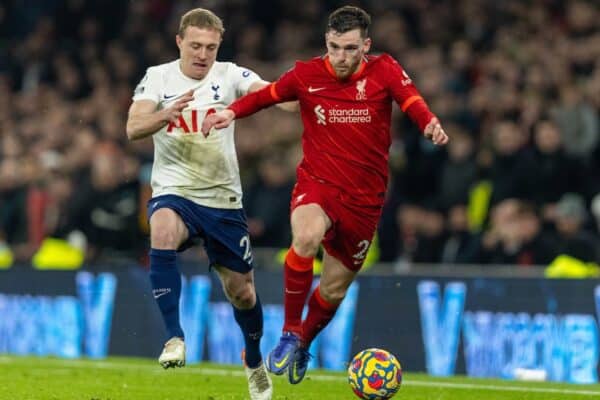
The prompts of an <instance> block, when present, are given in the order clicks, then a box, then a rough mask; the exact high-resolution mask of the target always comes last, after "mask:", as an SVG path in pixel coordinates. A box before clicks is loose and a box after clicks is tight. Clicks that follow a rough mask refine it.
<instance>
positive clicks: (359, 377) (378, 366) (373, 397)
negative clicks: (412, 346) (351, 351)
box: [348, 349, 402, 400]
mask: <svg viewBox="0 0 600 400" xmlns="http://www.w3.org/2000/svg"><path fill="white" fill-rule="evenodd" d="M348 382H349V383H350V387H352V390H353V391H354V393H355V394H356V395H357V396H358V397H360V398H361V399H368V400H386V399H391V398H392V397H393V396H394V395H395V394H396V392H397V391H398V389H400V384H401V383H402V367H401V366H400V363H399V362H398V360H397V359H396V357H394V355H393V354H391V353H389V352H387V351H385V350H381V349H366V350H363V351H361V352H360V353H358V354H357V355H355V356H354V358H353V359H352V361H351V362H350V365H349V366H348Z"/></svg>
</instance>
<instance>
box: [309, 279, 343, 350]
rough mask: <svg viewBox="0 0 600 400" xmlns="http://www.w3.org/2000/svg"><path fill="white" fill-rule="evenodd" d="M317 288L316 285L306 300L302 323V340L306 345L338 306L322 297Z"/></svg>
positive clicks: (331, 316) (324, 325)
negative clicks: (305, 314) (304, 318)
mask: <svg viewBox="0 0 600 400" xmlns="http://www.w3.org/2000/svg"><path fill="white" fill-rule="evenodd" d="M319 289H320V286H317V288H316V289H315V291H314V292H313V294H312V296H310V299H309V300H308V315H307V316H306V320H304V323H303V324H302V341H303V342H304V344H305V345H306V346H307V347H308V346H309V345H310V343H311V342H312V341H313V339H314V338H315V337H316V336H317V335H318V334H319V332H321V331H322V330H323V328H325V327H326V326H327V324H328V323H329V321H331V319H332V318H333V316H334V315H335V312H336V311H337V309H338V306H339V304H331V303H329V302H327V301H326V300H325V299H323V297H321V291H320V290H319Z"/></svg>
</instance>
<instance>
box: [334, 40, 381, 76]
mask: <svg viewBox="0 0 600 400" xmlns="http://www.w3.org/2000/svg"><path fill="white" fill-rule="evenodd" d="M325 43H326V44H327V55H328V56H329V62H330V63H331V65H332V66H333V69H334V70H335V73H336V74H337V76H338V78H340V79H346V78H348V77H349V76H350V75H352V74H353V73H354V72H356V70H357V68H358V66H359V65H360V62H361V60H362V58H363V57H364V55H365V54H366V53H367V52H368V51H369V49H370V48H371V39H369V38H363V37H362V36H361V34H360V29H354V30H351V31H348V32H344V33H339V32H336V31H334V30H330V31H329V32H327V33H326V34H325Z"/></svg>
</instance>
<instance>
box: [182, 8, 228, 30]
mask: <svg viewBox="0 0 600 400" xmlns="http://www.w3.org/2000/svg"><path fill="white" fill-rule="evenodd" d="M188 26H195V27H196V28H204V29H212V30H215V31H217V32H219V33H220V34H221V36H223V32H225V28H223V21H222V20H221V18H219V17H217V16H216V15H215V13H213V12H212V11H210V10H207V9H204V8H194V9H193V10H190V11H188V12H186V13H185V14H183V16H182V17H181V21H180V22H179V32H178V34H179V36H181V37H183V34H184V33H185V30H186V29H187V27H188Z"/></svg>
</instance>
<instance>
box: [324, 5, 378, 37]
mask: <svg viewBox="0 0 600 400" xmlns="http://www.w3.org/2000/svg"><path fill="white" fill-rule="evenodd" d="M370 25H371V16H370V15H369V14H367V12H366V11H365V10H363V9H362V8H359V7H354V6H344V7H340V8H338V9H337V10H335V11H334V12H332V13H331V14H329V19H328V21H327V32H329V31H331V30H333V31H336V32H338V33H345V32H348V31H351V30H354V29H360V35H361V36H362V37H363V38H364V37H367V35H368V34H369V26H370Z"/></svg>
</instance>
